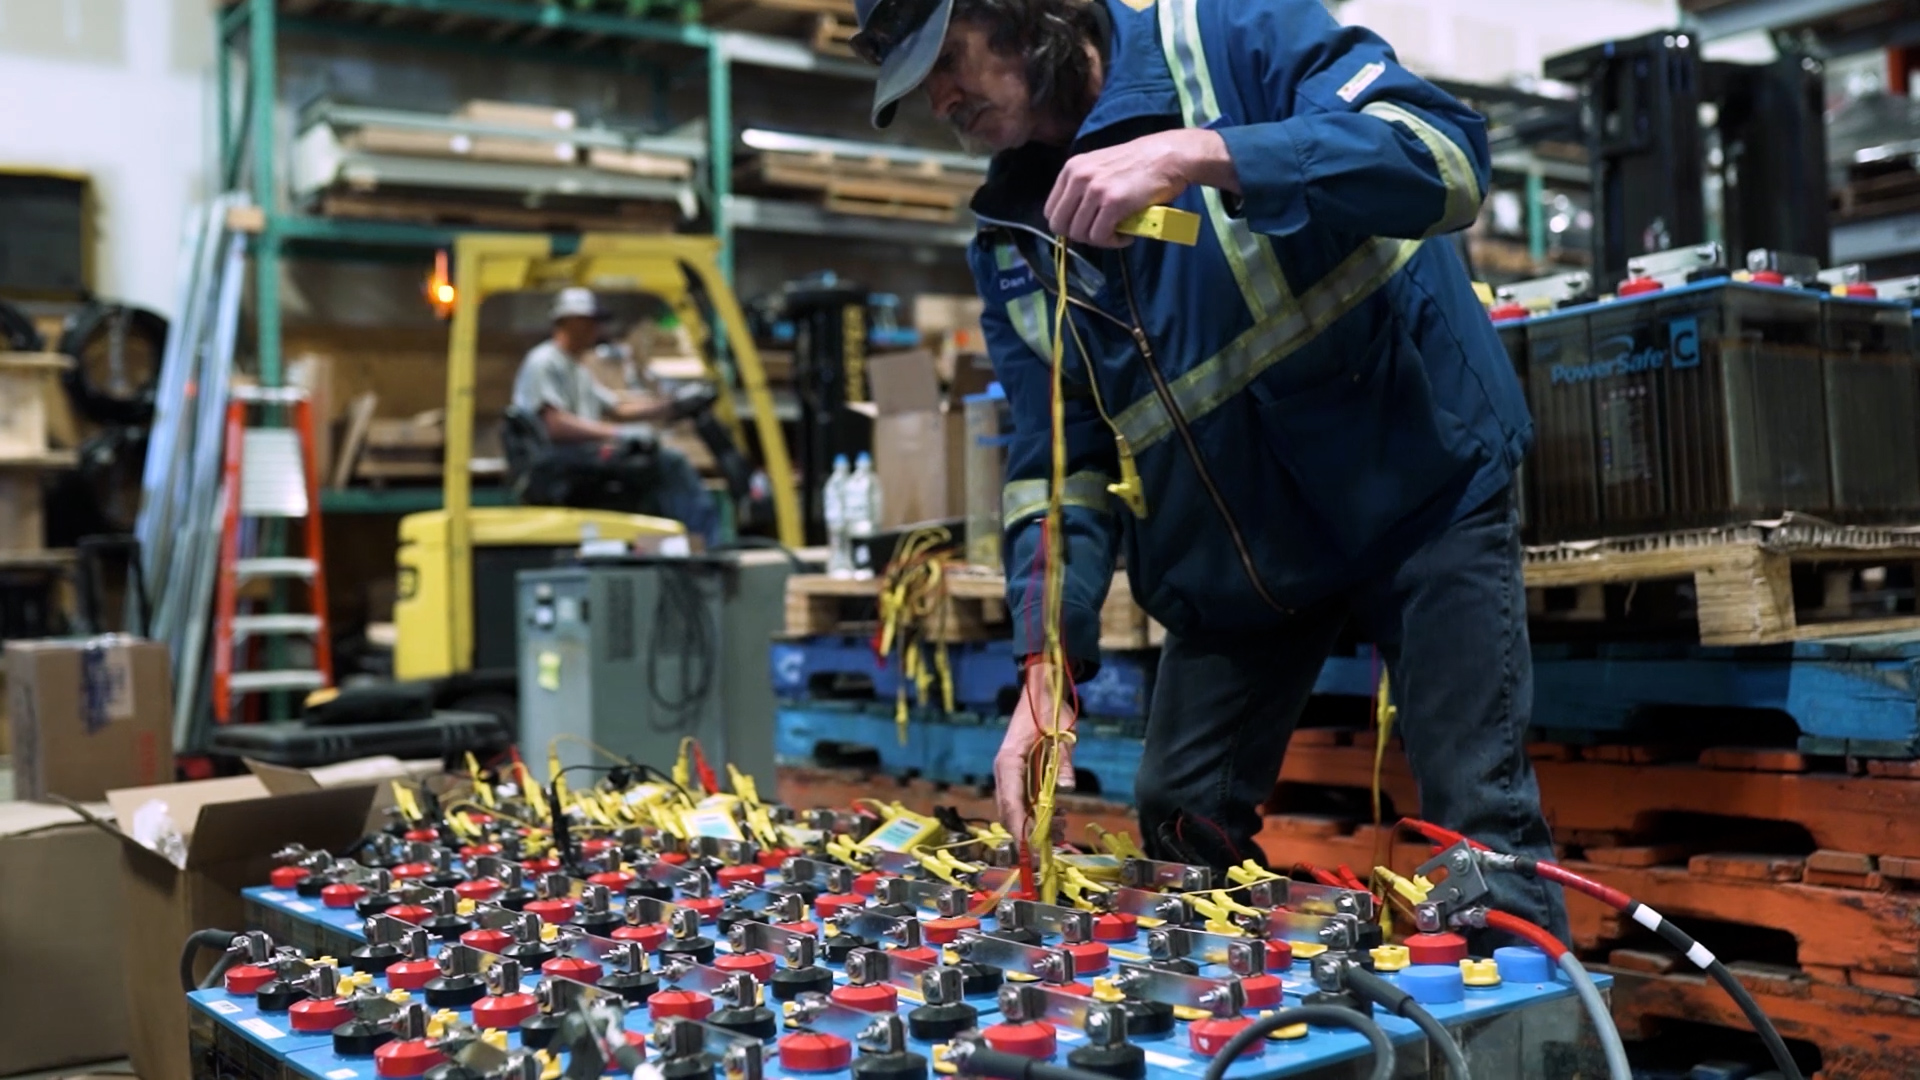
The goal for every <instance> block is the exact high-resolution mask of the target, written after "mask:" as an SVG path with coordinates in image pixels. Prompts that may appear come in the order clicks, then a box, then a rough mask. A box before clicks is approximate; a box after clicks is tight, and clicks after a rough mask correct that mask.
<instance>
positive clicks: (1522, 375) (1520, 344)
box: [1494, 319, 1537, 534]
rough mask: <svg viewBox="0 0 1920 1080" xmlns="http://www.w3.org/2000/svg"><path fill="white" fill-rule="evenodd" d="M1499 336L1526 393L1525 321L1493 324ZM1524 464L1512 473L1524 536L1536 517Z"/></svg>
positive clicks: (1507, 321)
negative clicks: (1531, 504)
mask: <svg viewBox="0 0 1920 1080" xmlns="http://www.w3.org/2000/svg"><path fill="white" fill-rule="evenodd" d="M1494 329H1495V330H1496V331H1498V333H1499V334H1500V344H1501V345H1502V346H1504V347H1505V348H1506V350H1507V360H1508V362H1510V363H1511V364H1513V373H1514V375H1515V376H1517V377H1518V378H1519V380H1520V392H1521V393H1523V394H1524V393H1526V392H1527V320H1525V319H1509V320H1506V321H1502V322H1497V323H1495V324H1494ZM1527 469H1528V466H1527V465H1526V464H1524V463H1523V464H1522V465H1521V466H1520V468H1518V469H1516V470H1515V471H1514V475H1513V488H1514V496H1515V500H1516V501H1517V502H1518V504H1519V507H1520V531H1521V533H1522V534H1525V533H1526V532H1527V531H1528V529H1529V528H1530V527H1531V526H1532V524H1533V520H1534V518H1535V517H1536V516H1537V515H1536V514H1535V513H1534V512H1533V509H1532V507H1531V506H1530V505H1529V498H1530V495H1531V493H1530V492H1529V490H1528V487H1527V481H1528V477H1527Z"/></svg>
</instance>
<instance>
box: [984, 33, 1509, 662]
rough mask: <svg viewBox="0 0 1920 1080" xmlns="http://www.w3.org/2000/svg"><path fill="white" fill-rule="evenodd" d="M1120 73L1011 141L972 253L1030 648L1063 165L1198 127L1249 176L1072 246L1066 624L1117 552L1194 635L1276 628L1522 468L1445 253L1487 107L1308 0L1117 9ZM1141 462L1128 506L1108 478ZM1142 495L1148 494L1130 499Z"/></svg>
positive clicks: (1397, 556) (1087, 642)
mask: <svg viewBox="0 0 1920 1080" xmlns="http://www.w3.org/2000/svg"><path fill="white" fill-rule="evenodd" d="M1104 2H1105V11H1106V13H1107V15H1108V19H1107V20H1106V21H1107V22H1109V23H1110V24H1111V32H1110V35H1109V40H1108V41H1107V42H1106V54H1107V58H1108V65H1107V72H1108V74H1107V79H1106V82H1105V85H1104V87H1103V89H1102V91H1101V94H1100V96H1099V99H1098V101H1097V102H1096V103H1095V105H1094V107H1093V111H1092V113H1091V114H1090V115H1089V116H1088V117H1087V120H1086V123H1085V124H1084V125H1083V126H1082V127H1081V129H1080V131H1079V133H1078V137H1077V139H1076V141H1075V143H1074V144H1073V146H1072V147H1070V148H1050V147H1044V146H1039V145H1029V146H1027V147H1023V148H1021V149H1018V150H1012V151H1008V152H1005V153H1002V154H1000V155H998V156H996V157H995V159H994V161H993V164H992V166H991V168H990V169H989V171H988V178H987V182H986V184H985V185H984V186H983V187H982V188H981V190H980V192H979V193H978V194H977V195H976V196H975V199H974V203H973V208H974V211H975V213H976V215H977V216H978V218H979V220H980V224H981V228H980V232H979V234H978V235H977V236H976V237H975V239H974V241H973V243H972V245H971V247H970V248H969V252H968V259H969V262H970V264H971V266H972V269H973V273H974V277H975V279H976V282H977V284H978V287H979V291H980V295H981V297H982V298H983V299H984V300H985V303H986V312H985V317H984V321H983V326H984V329H985V332H986V337H987V344H988V348H989V351H990V352H991V353H992V357H993V362H994V367H995V371H996V373H997V375H998V377H999V379H1000V382H1001V383H1002V384H1003V385H1004V387H1005V389H1006V393H1007V399H1008V402H1009V404H1010V407H1011V411H1012V417H1013V426H1014V433H1013V437H1012V440H1011V444H1010V449H1009V452H1008V458H1007V474H1006V475H1007V483H1006V488H1005V491H1004V493H1003V506H1002V510H1003V516H1004V524H1005V526H1006V534H1005V538H1004V540H1005V542H1004V546H1003V550H1004V552H1005V560H1006V573H1007V600H1008V605H1009V608H1010V613H1011V615H1012V618H1013V623H1014V626H1015V634H1016V640H1015V646H1016V649H1017V650H1018V653H1019V654H1021V655H1025V654H1031V653H1035V652H1038V651H1040V649H1041V647H1042V642H1043V638H1042V625H1043V624H1042V619H1041V607H1042V593H1043V589H1042V588H1041V580H1042V578H1041V573H1040V552H1041V546H1042V545H1041V523H1042V521H1043V519H1044V516H1045V513H1046V508H1047V502H1048V496H1049V491H1050V484H1049V478H1050V477H1051V476H1052V438H1051V425H1050V408H1051V391H1052V368H1051V353H1052V336H1053V332H1054V305H1055V301H1056V300H1057V298H1058V290H1059V288H1060V283H1059V282H1057V281H1056V280H1055V261H1054V252H1053V250H1052V237H1051V234H1050V233H1049V232H1048V230H1047V225H1046V221H1045V218H1044V215H1043V213H1042V209H1043V207H1044V204H1045V202H1046V198H1047V195H1048V193H1049V192H1050V191H1051V190H1052V187H1053V183H1054V180H1055V178H1056V177H1057V176H1058V173H1059V170H1060V168H1061V166H1062V165H1063V164H1064V162H1065V160H1066V158H1067V157H1069V156H1070V155H1072V154H1074V153H1079V152H1083V151H1086V150H1092V149H1097V148H1100V147H1105V146H1112V145H1117V144H1119V143H1121V142H1125V141H1129V140H1131V139H1134V138H1137V137H1140V136H1141V135H1144V134H1149V133H1152V132H1155V131H1161V130H1167V129H1170V128H1176V127H1209V128H1213V129H1215V130H1217V131H1219V132H1220V133H1221V135H1222V137H1223V138H1224V139H1225V140H1226V144H1227V147H1228V149H1229V150H1230V152H1231V154H1232V157H1233V161H1234V165H1235V168H1236V169H1237V171H1238V174H1239V178H1240V185H1241V194H1240V195H1239V196H1237V197H1236V196H1234V195H1232V194H1231V193H1222V192H1220V191H1218V190H1216V189H1211V188H1201V187H1197V186H1196V187H1193V188H1190V189H1189V190H1188V191H1187V192H1186V193H1184V194H1183V195H1181V196H1180V198H1179V199H1178V200H1176V201H1175V202H1174V204H1173V205H1174V206H1176V207H1178V208H1180V209H1183V210H1189V211H1192V212H1194V213H1196V214H1199V215H1200V216H1201V217H1202V218H1203V219H1204V222H1203V226H1202V228H1201V235H1200V241H1199V243H1198V244H1197V245H1195V246H1193V247H1182V246H1177V245H1173V244H1168V243H1163V242H1153V241H1136V242H1135V243H1134V244H1133V245H1132V246H1130V247H1128V248H1125V249H1123V250H1120V251H1100V250H1094V249H1081V248H1075V249H1074V251H1073V253H1072V255H1071V258H1070V259H1069V266H1068V274H1067V281H1066V282H1065V285H1066V288H1067V289H1068V295H1069V297H1070V299H1071V305H1072V306H1071V308H1070V319H1071V329H1070V331H1069V332H1068V333H1067V334H1066V335H1065V337H1066V341H1065V349H1066V354H1065V392H1064V393H1063V394H1062V397H1063V399H1064V402H1063V408H1064V410H1065V415H1066V434H1067V439H1066V441H1067V454H1068V466H1067V471H1068V473H1069V474H1070V475H1069V476H1068V477H1067V480H1066V490H1065V492H1064V493H1063V501H1064V503H1065V506H1066V510H1065V521H1064V528H1063V530H1062V531H1063V532H1064V533H1065V535H1066V538H1067V551H1066V585H1065V604H1064V616H1063V617H1064V627H1063V632H1064V635H1065V641H1066V647H1067V651H1068V655H1069V657H1071V658H1072V659H1073V660H1074V661H1075V663H1076V665H1080V664H1088V665H1091V664H1095V663H1097V662H1098V656H1099V646H1098V642H1099V637H1100V607H1101V604H1102V602H1103V600H1104V598H1105V596H1106V592H1107V589H1108V586H1109V584H1110V582H1111V580H1112V577H1113V571H1114V567H1115V559H1116V555H1117V554H1118V553H1120V552H1122V551H1124V553H1125V555H1126V566H1127V570H1128V576H1129V579H1130V581H1131V583H1132V588H1133V593H1134V597H1135V599H1136V600H1137V601H1138V602H1139V604H1140V606H1141V607H1143V608H1144V609H1146V611H1147V612H1148V613H1149V614H1150V615H1152V616H1153V617H1154V618H1155V619H1158V620H1159V621H1160V622H1161V623H1163V624H1164V625H1165V626H1166V627H1167V629H1168V630H1170V631H1171V632H1173V633H1175V634H1179V635H1190V634H1196V633H1213V632H1241V631H1251V630H1259V629H1262V628H1267V627H1271V626H1274V625H1276V624H1278V623H1280V622H1281V621H1283V620H1284V619H1285V618H1286V617H1287V616H1288V614H1290V613H1291V612H1292V611H1294V610H1297V609H1299V608H1301V607H1303V606H1306V605H1310V604H1312V603H1314V602H1316V601H1319V600H1322V599H1325V598H1327V597H1329V596H1331V595H1333V594H1334V593H1336V592H1338V591H1340V590H1342V589H1343V588H1346V587H1348V586H1351V585H1353V584H1355V583H1356V582H1358V581H1360V580H1363V579H1365V578H1368V577H1370V576H1373V575H1377V574H1379V573H1382V572H1385V571H1388V570H1390V569H1392V568H1393V567H1395V566H1397V565H1398V564H1399V563H1400V562H1401V561H1402V560H1404V559H1405V558H1406V557H1407V556H1408V555H1410V554H1411V553H1412V552H1413V551H1414V550H1415V549H1417V548H1418V547H1419V546H1420V545H1421V544H1422V543H1423V542H1425V541H1426V540H1427V539H1429V538H1430V537H1432V536H1433V535H1435V534H1436V533H1437V532H1438V531H1440V530H1442V529H1444V528H1446V527H1447V526H1448V525H1449V524H1451V523H1452V522H1453V521H1455V520H1457V519H1458V518H1459V517H1461V516H1462V515H1464V514H1466V513H1467V512H1469V511H1471V510H1472V509H1474V508H1475V507H1477V506H1479V505H1481V504H1483V503H1484V502H1486V501H1487V500H1488V499H1490V498H1492V497H1493V496H1495V495H1497V494H1499V493H1500V492H1501V491H1503V490H1504V489H1505V488H1506V487H1507V486H1508V484H1509V483H1510V481H1511V479H1512V476H1513V472H1514V470H1515V468H1516V467H1517V466H1518V465H1519V463H1520V459H1521V456H1522V454H1523V453H1524V452H1525V451H1526V448H1527V445H1528V443H1529V442H1530V441H1531V438H1532V428H1531V423H1530V421H1529V419H1528V416H1527V408H1526V401H1525V398H1524V396H1523V394H1522V393H1521V390H1520V385H1519V382H1518V380H1517V378H1516V377H1515V374H1514V372H1513V370H1512V367H1511V365H1510V363H1509V361H1508V359H1507V355H1506V352H1505V350H1504V349H1502V347H1501V345H1500V341H1499V338H1498V337H1497V336H1496V335H1495V332H1494V330H1493V327H1492V325H1491V323H1490V322H1489V320H1488V317H1487V314H1486V311H1485V310H1484V308H1483V307H1482V306H1481V304H1480V302H1479V300H1478V298H1477V297H1476V296H1475V294H1474V291H1473V287H1472V283H1471V282H1470V281H1469V280H1468V278H1467V274H1466V271H1465V268H1464V267H1463V265H1462V263H1461V261H1460V258H1459V256H1458V254H1457V253H1456V252H1455V251H1454V250H1453V247H1452V244H1451V243H1449V242H1448V241H1446V240H1444V239H1439V237H1441V236H1442V234H1446V233H1450V232H1454V231H1457V230H1459V229H1462V228H1464V227H1466V226H1467V225H1469V224H1471V223H1472V222H1473V220H1474V219H1475V217H1476V216H1477V214H1478V213H1479V208H1480V204H1481V200H1482V198H1483V196H1484V193H1485V191H1486V185H1487V177H1488V168H1489V165H1488V157H1489V155H1488V150H1487V142H1486V131H1485V122H1484V120H1483V119H1482V118H1481V117H1480V116H1479V115H1478V114H1477V113H1475V112H1474V111H1473V110H1471V109H1469V108H1467V107H1466V106H1464V105H1462V104H1460V103H1459V102H1458V101H1456V100H1454V99H1453V98H1452V97H1450V96H1448V95H1447V94H1445V93H1443V92H1442V91H1440V90H1439V89H1437V88H1435V87H1434V86H1432V85H1431V84H1429V83H1427V82H1425V81H1423V80H1421V79H1419V78H1418V77H1416V76H1414V75H1413V74H1411V73H1410V72H1408V71H1407V70H1406V69H1405V68H1403V67H1401V66H1400V64H1399V62H1398V61H1397V60H1396V59H1395V57H1394V54H1393V50H1392V49H1390V48H1389V47H1388V46H1387V44H1386V43H1385V42H1384V41H1382V40H1381V39H1380V38H1379V37H1377V36H1375V35H1374V34H1372V33H1370V32H1369V31H1366V30H1363V29H1360V28H1357V27H1343V26H1341V25H1339V24H1338V23H1336V22H1335V21H1334V20H1333V18H1332V17H1331V16H1329V15H1328V14H1327V12H1326V10H1325V9H1324V8H1323V7H1322V6H1321V5H1320V3H1319V2H1318V0H1158V2H1157V3H1156V2H1154V0H1104ZM1123 458H1130V459H1131V461H1132V463H1133V465H1134V466H1135V467H1136V468H1137V471H1138V477H1139V485H1138V488H1139V492H1138V494H1139V498H1138V499H1134V500H1124V499H1122V498H1120V497H1116V496H1115V495H1114V494H1113V493H1110V491H1109V486H1110V485H1112V484H1116V483H1119V482H1121V481H1122V480H1123V479H1124V478H1125V474H1126V473H1127V472H1128V471H1129V470H1128V469H1127V468H1126V466H1125V464H1124V463H1123V461H1122V459H1123ZM1129 501H1131V502H1132V505H1129Z"/></svg>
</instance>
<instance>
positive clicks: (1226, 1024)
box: [1187, 1016, 1267, 1057]
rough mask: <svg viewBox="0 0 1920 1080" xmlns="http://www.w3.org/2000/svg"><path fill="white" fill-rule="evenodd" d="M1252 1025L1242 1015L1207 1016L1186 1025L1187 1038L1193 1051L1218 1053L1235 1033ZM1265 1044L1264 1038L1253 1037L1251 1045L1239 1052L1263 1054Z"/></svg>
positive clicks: (1249, 1054)
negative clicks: (1225, 1016)
mask: <svg viewBox="0 0 1920 1080" xmlns="http://www.w3.org/2000/svg"><path fill="white" fill-rule="evenodd" d="M1252 1026H1253V1021H1252V1020H1251V1019H1249V1018H1247V1017H1244V1016H1236V1017H1233V1018H1232V1019H1228V1020H1219V1019H1214V1018H1212V1017H1209V1018H1208V1019H1205V1020H1195V1021H1194V1022H1193V1023H1192V1024H1191V1025H1190V1026H1188V1028H1187V1038H1188V1040H1189V1041H1190V1042H1191V1043H1192V1044H1193V1052H1194V1053H1196V1054H1209V1055H1211V1054H1218V1053H1219V1052H1220V1051H1222V1050H1225V1049H1226V1048H1227V1043H1229V1042H1231V1041H1232V1040H1233V1037H1234V1036H1235V1035H1238V1034H1240V1033H1241V1032H1242V1031H1245V1030H1247V1029H1248V1028H1250V1027H1252ZM1266 1044H1267V1040H1265V1039H1255V1040H1254V1041H1253V1045H1252V1046H1249V1047H1247V1048H1246V1049H1245V1050H1242V1051H1241V1052H1240V1056H1241V1057H1256V1056H1258V1055H1260V1054H1263V1053H1265V1052H1266V1049H1267V1045H1266Z"/></svg>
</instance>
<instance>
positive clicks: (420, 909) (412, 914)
mask: <svg viewBox="0 0 1920 1080" xmlns="http://www.w3.org/2000/svg"><path fill="white" fill-rule="evenodd" d="M383 914H385V915H386V916H387V917H388V918H391V919H399V920H400V921H401V922H403V923H412V924H413V925H415V926H419V925H420V924H421V923H423V922H426V921H427V920H428V919H431V918H433V909H432V908H430V907H427V906H426V905H424V904H395V905H393V906H392V907H390V908H388V909H387V910H386V911H385V912H383Z"/></svg>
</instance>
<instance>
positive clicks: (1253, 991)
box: [1240, 975, 1280, 1009]
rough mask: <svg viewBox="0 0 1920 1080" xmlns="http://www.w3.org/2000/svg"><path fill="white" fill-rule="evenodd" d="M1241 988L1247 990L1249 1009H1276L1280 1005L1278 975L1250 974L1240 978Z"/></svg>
mask: <svg viewBox="0 0 1920 1080" xmlns="http://www.w3.org/2000/svg"><path fill="white" fill-rule="evenodd" d="M1240 989H1241V990H1243V991H1245V992H1246V995H1247V1008H1249V1009H1274V1008H1278V1007H1279V1005H1280V978H1279V976H1277V975H1250V976H1248V977H1246V978H1244V979H1241V980H1240Z"/></svg>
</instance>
